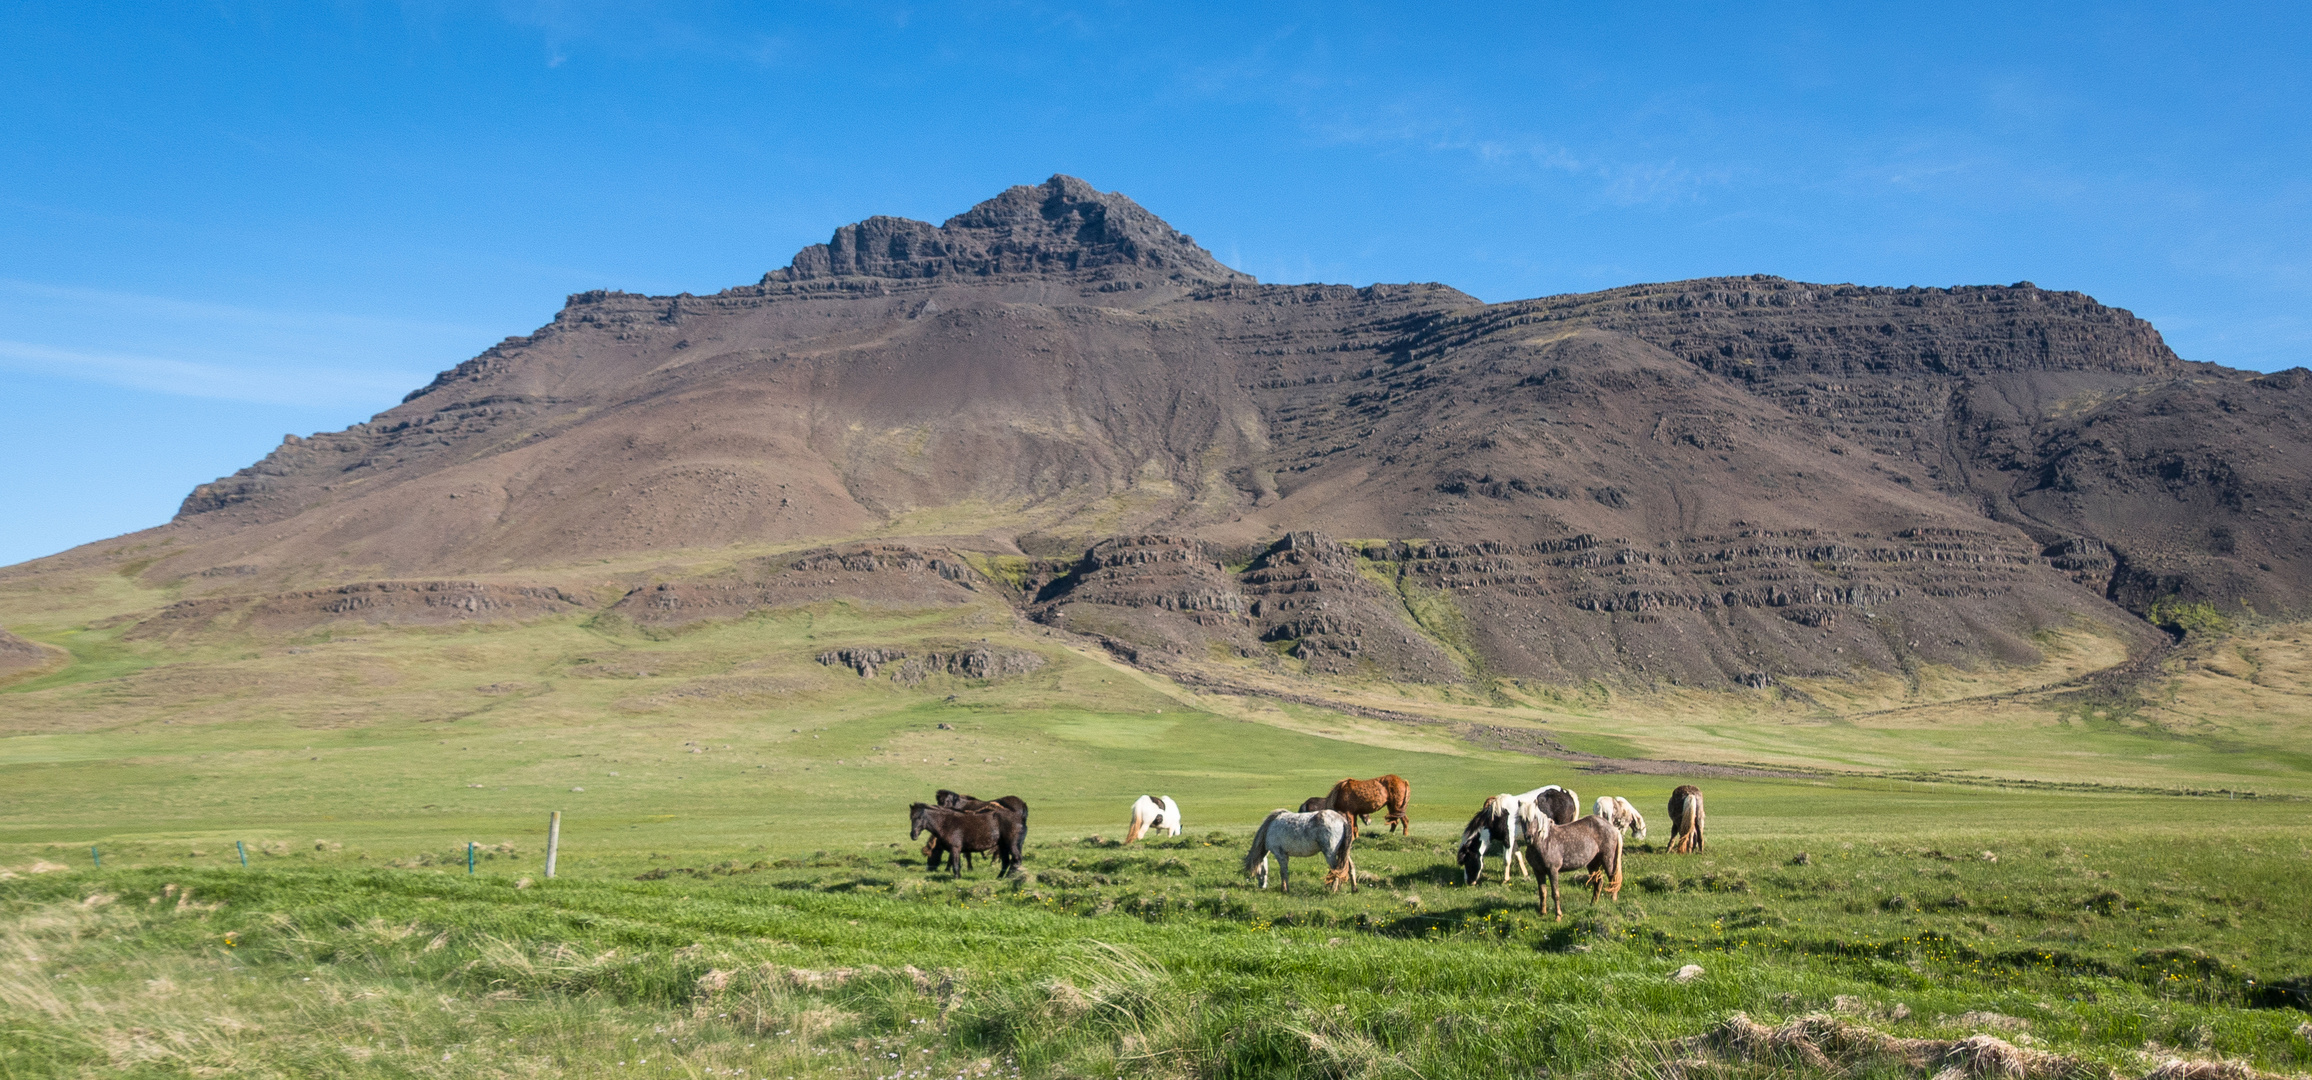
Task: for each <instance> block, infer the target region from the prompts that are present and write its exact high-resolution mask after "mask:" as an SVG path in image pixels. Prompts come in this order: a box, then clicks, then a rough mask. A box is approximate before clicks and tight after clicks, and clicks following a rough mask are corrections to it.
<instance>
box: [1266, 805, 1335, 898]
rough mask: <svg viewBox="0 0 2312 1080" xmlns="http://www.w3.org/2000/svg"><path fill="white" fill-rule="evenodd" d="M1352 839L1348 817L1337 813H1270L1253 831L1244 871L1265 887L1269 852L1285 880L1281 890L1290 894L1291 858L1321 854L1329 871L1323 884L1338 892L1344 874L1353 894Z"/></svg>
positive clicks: (1323, 811) (1320, 811) (1284, 811)
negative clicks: (1350, 852) (1350, 853)
mask: <svg viewBox="0 0 2312 1080" xmlns="http://www.w3.org/2000/svg"><path fill="white" fill-rule="evenodd" d="M1353 839H1355V834H1354V833H1353V832H1351V831H1350V822H1349V817H1348V815H1347V814H1343V813H1341V812H1340V811H1338V810H1318V811H1315V812H1313V813H1307V814H1298V813H1294V812H1293V811H1290V810H1271V811H1269V815H1268V816H1267V817H1266V818H1263V819H1261V823H1260V827H1259V828H1257V829H1254V830H1252V850H1250V851H1247V852H1245V853H1244V872H1245V873H1247V874H1251V875H1252V876H1253V879H1254V880H1256V881H1258V882H1260V887H1261V888H1263V889H1265V888H1268V853H1269V852H1271V851H1274V852H1276V863H1277V870H1278V871H1279V872H1280V873H1281V874H1282V876H1283V877H1284V891H1285V892H1287V893H1290V892H1291V891H1292V861H1293V858H1294V857H1295V856H1307V855H1322V856H1324V859H1325V865H1326V866H1327V867H1329V868H1330V870H1329V872H1327V873H1326V874H1325V884H1326V885H1327V886H1329V887H1331V888H1332V889H1333V891H1335V892H1338V891H1340V887H1341V885H1340V882H1341V878H1342V877H1343V876H1344V875H1345V876H1347V878H1348V879H1349V891H1350V892H1356V891H1357V864H1356V862H1355V861H1353V860H1351V859H1350V858H1349V841H1351V840H1353Z"/></svg>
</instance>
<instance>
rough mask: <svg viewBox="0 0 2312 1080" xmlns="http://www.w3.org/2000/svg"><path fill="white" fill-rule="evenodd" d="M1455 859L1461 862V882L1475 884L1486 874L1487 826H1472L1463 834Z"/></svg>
mask: <svg viewBox="0 0 2312 1080" xmlns="http://www.w3.org/2000/svg"><path fill="white" fill-rule="evenodd" d="M1453 858H1454V861H1456V862H1458V863H1460V864H1461V884H1463V885H1475V884H1477V879H1479V878H1481V877H1484V876H1485V827H1484V826H1482V825H1478V826H1472V827H1471V828H1470V829H1469V831H1468V832H1465V833H1462V834H1461V846H1460V847H1458V848H1456V849H1454V852H1453Z"/></svg>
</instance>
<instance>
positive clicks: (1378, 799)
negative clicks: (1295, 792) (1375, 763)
mask: <svg viewBox="0 0 2312 1080" xmlns="http://www.w3.org/2000/svg"><path fill="white" fill-rule="evenodd" d="M1412 799H1413V785H1411V784H1408V783H1406V782H1405V778H1404V777H1402V776H1399V775H1397V774H1396V773H1390V774H1388V775H1387V776H1376V777H1374V778H1373V779H1371V780H1351V779H1346V778H1344V779H1343V780H1342V781H1341V782H1340V783H1338V784H1334V785H1333V789H1332V790H1331V791H1329V792H1326V793H1325V802H1324V808H1325V809H1327V810H1332V811H1336V812H1338V813H1342V814H1347V815H1348V816H1349V817H1350V818H1351V819H1352V820H1353V821H1354V822H1355V823H1356V824H1360V825H1361V824H1363V823H1364V822H1365V821H1366V819H1368V818H1370V817H1372V816H1373V811H1375V810H1380V809H1383V808H1386V809H1387V810H1388V815H1387V816H1386V817H1384V818H1383V819H1382V820H1384V821H1386V822H1388V824H1389V828H1390V829H1391V830H1392V831H1393V830H1396V829H1399V828H1402V829H1404V830H1405V835H1407V836H1411V835H1413V819H1412V818H1410V817H1407V816H1406V814H1405V804H1406V803H1408V802H1411V801H1412ZM1301 805H1302V806H1307V805H1308V804H1307V803H1302V804H1301Z"/></svg>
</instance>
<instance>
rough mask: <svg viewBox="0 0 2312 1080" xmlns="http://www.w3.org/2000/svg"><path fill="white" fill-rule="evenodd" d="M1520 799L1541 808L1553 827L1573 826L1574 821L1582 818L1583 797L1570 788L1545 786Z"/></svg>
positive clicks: (1525, 794) (1521, 796) (1552, 785)
mask: <svg viewBox="0 0 2312 1080" xmlns="http://www.w3.org/2000/svg"><path fill="white" fill-rule="evenodd" d="M1518 798H1519V799H1522V800H1524V801H1526V802H1529V803H1532V804H1533V805H1535V806H1538V807H1541V811H1542V813H1545V814H1548V815H1549V823H1550V824H1552V825H1571V824H1573V819H1575V818H1577V817H1580V816H1581V796H1579V795H1576V794H1574V793H1573V789H1572V788H1569V787H1559V786H1557V785H1556V784H1543V785H1542V786H1540V787H1537V788H1535V789H1533V790H1532V791H1528V792H1526V793H1524V794H1522V795H1519V796H1518Z"/></svg>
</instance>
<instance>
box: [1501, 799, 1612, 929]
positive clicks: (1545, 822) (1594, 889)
mask: <svg viewBox="0 0 2312 1080" xmlns="http://www.w3.org/2000/svg"><path fill="white" fill-rule="evenodd" d="M1523 824H1524V826H1525V828H1526V834H1525V855H1526V858H1527V859H1528V860H1529V861H1530V862H1531V863H1532V864H1533V865H1535V866H1539V867H1540V868H1541V873H1540V874H1539V875H1536V876H1537V877H1538V878H1539V879H1540V880H1539V881H1537V882H1536V883H1535V887H1536V889H1538V890H1539V892H1540V898H1539V903H1540V905H1541V913H1542V914H1544V915H1547V914H1549V908H1550V904H1551V903H1552V902H1555V903H1556V905H1557V917H1558V918H1559V919H1563V918H1565V898H1564V897H1562V896H1560V895H1558V891H1557V879H1558V874H1559V873H1561V872H1563V871H1565V870H1567V869H1569V868H1573V867H1580V868H1582V869H1585V870H1588V871H1589V872H1590V903H1592V904H1595V903H1597V902H1598V894H1599V893H1600V892H1610V893H1612V894H1613V896H1614V903H1617V904H1619V903H1621V902H1622V833H1621V830H1619V829H1616V828H1614V827H1613V826H1612V825H1610V824H1607V823H1606V822H1605V821H1603V820H1601V819H1599V818H1597V817H1595V816H1592V817H1585V818H1582V819H1580V820H1579V821H1576V822H1574V823H1573V824H1571V825H1559V824H1556V823H1554V822H1552V821H1550V820H1549V815H1548V814H1545V813H1543V812H1542V811H1541V808H1540V807H1537V806H1528V807H1526V808H1525V820H1524V822H1523Z"/></svg>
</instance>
